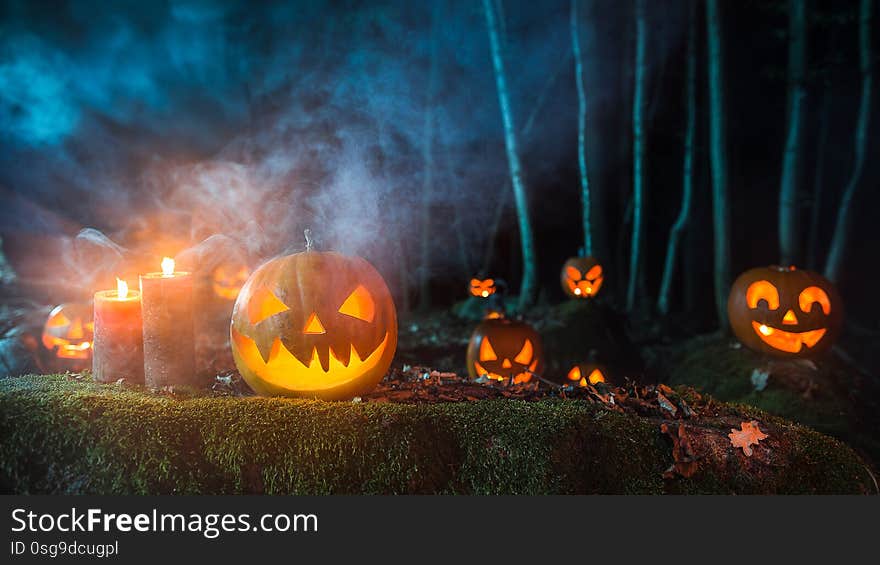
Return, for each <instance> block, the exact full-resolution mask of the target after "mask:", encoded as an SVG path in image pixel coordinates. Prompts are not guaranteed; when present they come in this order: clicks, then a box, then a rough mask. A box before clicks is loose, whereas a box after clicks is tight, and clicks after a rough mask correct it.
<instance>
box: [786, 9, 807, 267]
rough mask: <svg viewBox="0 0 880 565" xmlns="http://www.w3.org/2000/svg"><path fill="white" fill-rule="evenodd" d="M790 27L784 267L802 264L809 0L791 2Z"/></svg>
mask: <svg viewBox="0 0 880 565" xmlns="http://www.w3.org/2000/svg"><path fill="white" fill-rule="evenodd" d="M788 6H789V23H788V135H787V137H786V140H785V152H784V153H783V156H782V180H781V186H780V188H779V252H780V263H781V264H782V265H795V264H799V263H800V259H801V257H800V236H801V230H800V201H799V199H798V187H799V185H800V176H801V175H800V169H801V161H802V160H803V159H802V155H801V154H802V151H801V138H802V135H801V131H802V130H803V127H802V122H803V115H804V99H805V97H806V88H805V86H804V75H805V74H806V66H807V14H806V12H807V10H806V1H805V0H789V3H788Z"/></svg>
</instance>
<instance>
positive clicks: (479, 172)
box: [0, 0, 880, 325]
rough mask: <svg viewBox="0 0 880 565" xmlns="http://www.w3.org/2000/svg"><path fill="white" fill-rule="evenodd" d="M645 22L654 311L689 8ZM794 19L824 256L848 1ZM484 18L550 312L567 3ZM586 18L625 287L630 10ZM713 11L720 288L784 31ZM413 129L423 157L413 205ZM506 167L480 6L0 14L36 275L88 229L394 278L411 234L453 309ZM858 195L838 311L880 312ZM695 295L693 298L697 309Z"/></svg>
mask: <svg viewBox="0 0 880 565" xmlns="http://www.w3.org/2000/svg"><path fill="white" fill-rule="evenodd" d="M648 4H649V6H650V8H649V18H648V26H647V29H648V34H649V35H648V45H649V56H648V63H649V72H648V85H647V93H648V99H647V101H648V116H649V124H648V141H647V143H648V177H647V193H648V210H647V217H648V224H647V229H648V234H649V237H648V248H647V253H646V255H647V268H646V273H647V275H646V281H645V285H646V289H647V291H648V294H649V295H654V293H655V292H656V290H655V289H656V286H657V284H658V282H659V269H660V266H661V264H662V257H663V252H664V245H665V239H666V234H667V233H668V229H669V225H670V224H671V222H672V219H673V218H674V216H675V214H676V207H677V205H678V200H679V197H680V196H679V194H680V186H681V139H682V128H683V109H682V98H683V78H684V58H683V55H684V51H683V40H684V33H685V28H686V25H685V21H686V5H685V3H683V2H680V1H672V0H664V1H658V2H649V3H648ZM811 5H812V10H811V14H812V16H811V24H810V26H811V27H810V33H811V35H810V67H811V75H810V84H809V93H808V118H807V135H806V137H805V139H806V140H807V147H806V151H807V156H808V158H807V160H806V162H807V166H806V170H805V171H804V180H803V184H802V191H803V193H804V223H805V224H807V223H808V222H807V220H808V218H809V214H810V209H811V205H812V204H811V202H810V199H809V194H810V193H811V192H812V190H813V180H814V178H815V163H816V156H817V155H818V152H817V147H816V145H817V139H818V137H819V135H818V132H819V123H820V118H821V115H822V112H821V109H822V107H823V105H822V104H823V100H824V99H825V98H824V97H825V96H829V97H830V100H831V102H830V103H829V108H830V110H829V112H828V114H827V115H828V116H829V119H828V121H829V124H830V129H829V133H828V142H827V145H826V147H825V155H826V159H825V173H824V178H825V183H824V185H823V186H824V192H823V200H822V202H821V209H822V213H821V214H820V220H821V223H820V234H821V237H820V246H818V247H817V255H818V258H819V259H820V260H821V258H822V257H823V254H824V251H825V247H824V244H821V242H822V241H825V240H827V237H828V234H830V232H831V230H832V229H833V213H834V210H835V208H836V203H837V201H838V200H839V195H840V193H841V190H842V187H843V186H844V185H845V182H846V180H847V174H848V171H849V168H850V167H851V159H852V127H853V124H854V120H855V108H856V107H857V103H858V89H859V77H858V74H857V72H856V69H857V60H856V52H855V35H856V33H855V32H856V28H855V26H854V24H853V14H854V8H855V5H856V3H855V2H851V3H849V2H811ZM498 6H500V7H501V8H502V9H501V12H502V22H503V23H504V25H503V27H502V30H501V31H502V35H503V38H504V45H505V48H506V52H507V54H506V64H507V67H508V72H509V78H510V87H511V94H512V98H513V109H514V115H515V120H516V123H517V126H518V128H519V129H521V130H522V129H523V128H525V127H526V124H527V123H528V121H529V118H530V117H532V121H533V124H532V126H531V128H530V130H529V132H528V135H524V136H523V139H522V141H521V147H522V153H523V161H524V165H525V168H526V171H527V180H528V189H529V191H530V199H531V213H532V215H533V218H534V221H535V224H536V234H537V240H538V250H539V266H540V272H541V279H542V281H543V282H545V284H546V286H547V288H548V291H549V293H550V296H551V297H557V295H558V293H559V290H558V288H556V286H555V282H554V281H555V280H556V277H557V272H558V267H559V265H560V264H561V262H562V260H563V259H564V258H565V257H566V256H569V255H572V254H575V253H576V252H577V249H578V247H579V245H580V243H579V242H580V240H581V234H580V232H579V230H580V222H579V208H578V207H579V201H578V192H577V189H578V188H577V177H576V168H577V160H576V130H575V124H576V110H577V100H576V97H575V90H574V82H573V72H572V68H573V63H572V60H571V44H570V36H569V28H568V16H569V3H568V2H567V1H566V2H541V3H536V2H525V1H512V0H505V1H503V2H499V3H498ZM581 11H582V15H583V17H582V38H583V42H584V54H585V74H584V80H585V82H586V89H587V96H588V102H589V104H588V110H587V121H588V124H589V126H588V128H589V131H588V164H589V167H590V175H591V181H592V182H593V185H594V187H595V190H596V192H597V202H598V203H599V204H598V207H599V209H598V211H597V212H596V214H598V215H600V216H601V219H600V221H599V222H597V225H598V226H600V229H602V233H600V234H597V235H596V238H597V243H598V244H599V251H600V252H601V253H602V255H603V256H604V257H603V259H605V263H606V264H607V265H609V268H610V270H611V272H612V273H615V272H617V273H620V274H619V275H618V276H614V275H612V280H613V279H616V280H617V281H618V282H620V281H623V280H625V276H624V274H623V271H622V269H623V266H624V261H622V257H621V249H624V250H625V248H626V245H623V244H621V242H624V243H625V237H624V239H621V237H622V234H623V236H625V234H626V231H625V230H623V232H622V233H621V226H623V225H624V224H623V220H622V218H623V212H624V210H625V208H626V203H627V202H628V198H629V194H630V193H629V191H630V184H629V170H630V167H631V161H630V153H629V151H630V149H629V139H630V133H629V129H628V128H629V116H630V115H631V95H632V85H631V78H632V77H631V68H632V65H631V61H632V44H633V37H632V34H633V25H632V12H631V6H630V5H629V3H628V2H616V1H610V0H585V1H584V3H583V8H582V10H581ZM700 15H701V19H700V24H701V25H700V34H699V35H700V37H699V42H700V43H699V49H700V52H701V59H700V67H701V71H700V85H699V95H698V103H699V112H700V127H699V132H698V139H697V148H698V163H697V175H698V176H697V184H696V186H695V190H696V191H697V194H696V196H695V198H696V200H695V205H696V207H695V211H694V221H693V225H692V229H691V231H690V232H689V236H688V238H686V242H685V245H686V246H690V247H688V249H691V251H690V252H688V254H686V255H687V257H688V258H687V259H686V262H687V265H688V267H689V269H690V272H693V273H695V275H694V277H693V280H695V281H696V284H698V285H701V283H700V281H702V280H705V281H707V282H706V283H705V285H706V287H708V286H709V283H708V279H707V278H706V276H707V275H708V268H709V265H710V264H711V248H710V247H709V246H708V245H707V241H708V240H709V239H710V234H711V224H710V223H709V222H710V212H709V207H708V179H707V176H706V160H705V159H706V146H705V141H706V136H705V125H706V109H705V104H704V101H705V74H704V72H703V67H704V66H705V64H704V60H703V59H702V52H703V50H704V46H705V41H704V40H705V38H704V37H703V35H704V34H703V32H702V13H701V14H700ZM725 17H726V24H725V34H726V37H725V48H726V50H727V53H726V55H727V58H726V61H725V65H726V71H727V76H726V80H727V96H728V103H729V112H728V123H729V125H730V132H729V148H730V161H731V170H730V174H731V177H730V178H731V180H730V190H731V195H732V197H733V200H734V203H733V206H732V210H731V213H732V217H733V228H734V234H733V235H734V238H733V239H734V245H733V260H734V271H735V272H737V271H739V270H742V269H745V268H747V267H751V266H754V265H760V264H768V263H772V262H774V261H776V260H777V256H778V253H777V249H778V245H777V243H776V240H777V232H776V228H775V223H776V215H777V211H776V210H777V208H776V198H777V193H778V185H779V169H780V156H781V153H782V142H783V139H784V131H785V63H786V43H785V28H786V21H787V18H786V13H785V3H784V2H783V3H763V2H755V1H744V2H735V3H725ZM878 35H880V34H878ZM432 61H433V62H432ZM432 76H433V77H434V78H433V79H432ZM432 84H433V85H434V86H433V88H432V87H431V85H432ZM826 84H827V85H830V86H828V87H826ZM875 98H876V97H875ZM875 107H876V104H875ZM875 123H876V121H875ZM426 132H431V133H430V135H431V146H432V151H431V160H432V163H433V168H432V177H431V178H432V179H433V181H432V183H430V185H429V188H430V190H429V192H428V193H427V196H426V190H425V186H426V183H425V170H426V147H427V143H426V139H427V138H428V135H427V133H426ZM872 137H876V126H875V127H874V129H872ZM871 147H872V150H873V153H870V154H876V150H877V145H876V143H873V142H872V146H871ZM506 167H507V162H506V158H505V154H504V141H503V137H502V131H501V119H500V113H499V108H498V103H497V96H496V91H495V83H494V77H493V75H492V68H491V63H490V58H489V44H488V39H487V34H486V28H485V19H484V15H483V13H482V5H481V3H480V2H473V1H457V2H436V3H431V2H408V1H396V2H276V3H265V2H208V1H196V2H193V1H186V2H184V1H175V2H143V1H131V2H125V1H116V2H112V3H108V2H103V1H95V2H59V3H54V2H53V3H47V2H27V1H18V2H16V1H9V0H7V1H5V2H4V3H3V4H2V7H0V191H2V198H3V202H4V204H3V206H2V211H0V220H2V231H3V234H4V237H5V241H6V242H7V243H6V246H7V247H11V246H15V245H17V246H18V247H17V248H16V249H13V250H11V251H8V252H9V254H10V255H12V256H13V257H14V258H17V260H18V262H19V264H18V267H19V268H20V269H21V270H23V271H27V272H29V273H30V274H32V275H33V276H57V269H55V268H53V269H49V268H47V266H46V265H47V262H46V260H45V258H46V257H48V256H54V255H58V256H62V257H65V259H66V260H65V261H64V270H65V271H64V272H65V273H67V274H68V275H69V276H71V277H73V276H78V275H75V274H76V273H82V272H84V271H85V272H88V271H89V270H90V269H91V268H93V265H89V264H82V261H81V260H80V259H77V258H71V257H70V256H69V254H68V253H66V251H65V250H66V249H68V247H69V240H70V238H71V237H73V236H74V235H75V234H76V233H77V232H78V231H79V230H80V229H81V228H83V227H94V228H96V229H99V230H101V231H102V232H104V233H106V234H107V235H108V236H110V237H111V238H112V239H113V240H114V241H116V242H118V243H119V244H120V245H123V246H126V247H129V248H133V249H138V250H139V251H142V252H145V253H152V254H157V255H163V254H170V253H175V252H177V251H179V250H180V249H182V248H184V247H187V246H189V245H192V244H195V243H198V242H199V241H201V240H202V239H204V238H205V237H207V236H209V235H212V234H224V235H227V236H230V237H232V238H234V239H236V240H237V241H239V242H241V243H242V245H244V246H245V247H246V248H247V249H248V250H249V251H250V252H251V253H252V254H253V255H254V256H255V257H257V258H259V257H265V256H268V255H271V254H273V253H277V252H279V251H281V250H283V249H285V248H288V247H290V246H295V245H299V243H300V235H299V234H301V232H302V229H303V228H304V227H307V226H309V227H311V228H312V230H313V231H314V232H316V234H317V235H318V237H319V238H320V239H321V240H322V243H323V244H324V245H325V246H326V247H332V248H336V249H339V250H342V251H345V252H351V253H359V254H362V255H365V256H366V257H367V258H369V259H371V260H372V261H373V262H374V263H376V265H377V267H379V269H380V270H381V271H382V272H383V273H385V275H386V278H393V277H394V276H395V275H393V274H392V273H393V272H394V271H395V269H397V266H396V259H395V256H396V254H397V249H398V247H397V242H403V243H402V245H403V247H404V250H405V251H406V253H407V256H408V257H409V258H410V265H411V266H412V267H411V268H412V269H414V270H416V269H420V268H427V269H429V272H430V273H431V274H432V277H433V278H434V279H435V281H436V284H437V285H438V291H445V294H444V292H440V295H443V296H444V300H446V301H448V300H451V299H453V298H456V297H457V296H456V295H455V293H456V292H459V291H460V290H461V289H463V286H462V285H463V281H465V280H466V279H467V278H468V277H469V276H470V274H471V272H472V271H476V270H478V269H480V268H481V267H483V265H482V262H483V257H484V254H485V249H486V247H487V235H488V233H487V232H488V230H487V227H488V225H489V224H490V223H491V221H492V218H493V217H494V211H495V209H496V208H497V207H498V206H499V203H500V202H503V201H504V200H505V198H504V197H503V196H502V195H503V191H506V190H509V188H507V168H506ZM864 182H865V186H863V187H862V188H863V190H862V195H861V201H860V206H859V211H858V214H857V215H856V217H855V221H856V238H855V240H856V241H858V242H859V245H858V248H857V249H854V252H853V253H852V254H851V256H850V258H849V259H848V262H847V265H848V267H847V268H846V269H845V273H844V276H843V280H842V285H843V286H844V297H845V298H847V299H848V301H850V300H852V301H854V302H857V303H858V304H859V305H860V306H864V307H865V308H867V310H863V311H866V312H875V313H877V314H880V312H877V310H878V306H877V302H878V301H876V300H874V299H872V296H871V295H870V292H869V290H868V289H869V285H867V284H866V283H865V282H864V281H865V278H866V277H865V275H868V276H873V275H876V274H877V271H878V269H877V268H876V267H875V266H873V264H871V265H870V266H868V267H860V266H859V265H864V264H865V263H872V261H873V260H875V259H876V244H877V242H878V237H877V236H876V235H875V234H874V233H873V232H874V230H873V229H871V226H870V223H871V222H870V220H871V218H872V216H873V212H872V210H874V209H876V205H877V204H878V203H880V202H878V196H877V190H876V187H877V168H876V166H873V165H872V166H871V167H869V169H868V170H867V171H866V175H865V178H864ZM425 199H427V201H428V203H429V205H430V209H431V211H432V214H431V217H432V221H431V225H430V230H431V231H430V234H431V243H432V247H431V248H432V253H431V257H430V261H429V263H428V264H427V265H425V264H423V263H422V262H421V261H419V259H418V256H417V250H418V242H419V236H420V230H421V222H420V218H421V216H420V209H421V206H422V205H423V202H424V201H425ZM506 200H508V201H509V198H507V199H506ZM603 224H604V228H603V227H601V226H602V225H603ZM159 234H161V235H159ZM28 235H32V236H33V237H32V238H28V237H27V236H28ZM47 235H48V236H51V237H48V238H47V237H45V236H47ZM517 237H518V236H517V234H516V231H515V222H514V219H513V217H512V209H510V208H509V209H508V210H507V211H506V212H505V214H504V216H503V221H502V234H501V236H500V237H499V240H498V241H497V243H496V254H495V260H494V262H493V264H492V265H491V267H490V270H491V271H492V272H493V273H497V274H499V275H501V276H504V277H507V278H508V279H510V280H511V281H512V282H514V284H515V282H516V280H517V279H518V276H519V266H518V261H519V259H518V257H517V253H516V252H515V250H516V247H515V244H516V241H517ZM805 237H806V234H805ZM22 241H23V242H25V243H21V242H22ZM10 242H12V243H10ZM16 242H18V243H16ZM462 242H463V243H462ZM34 246H37V247H38V249H39V252H34ZM160 247H161V248H162V249H158V248H160ZM23 248H26V249H27V250H28V251H29V252H28V253H22V249H23ZM460 249H464V251H463V252H462V251H460ZM22 257H26V258H27V260H23V259H22ZM805 260H806V258H805ZM392 286H394V285H393V284H392ZM847 287H848V288H847ZM870 287H873V285H870ZM618 288H619V287H618ZM609 289H610V290H611V292H610V293H609V294H611V295H613V294H614V292H613V291H614V285H609ZM708 296H709V294H708V292H702V293H701V294H700V297H701V298H700V299H701V300H702V301H703V303H705V302H706V300H707V299H708ZM850 296H852V297H853V298H852V299H850V298H849V297H850ZM872 309H873V310H872ZM706 314H707V316H709V317H711V315H712V314H711V308H707V309H706ZM875 318H876V316H875ZM865 322H866V323H868V321H867V320H865ZM869 325H876V323H870V324H869Z"/></svg>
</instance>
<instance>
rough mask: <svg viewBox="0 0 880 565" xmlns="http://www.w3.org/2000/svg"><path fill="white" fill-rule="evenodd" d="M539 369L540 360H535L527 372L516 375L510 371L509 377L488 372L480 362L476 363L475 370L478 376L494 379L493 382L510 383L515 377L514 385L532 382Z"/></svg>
mask: <svg viewBox="0 0 880 565" xmlns="http://www.w3.org/2000/svg"><path fill="white" fill-rule="evenodd" d="M537 368H538V360H537V359H535V360H534V361H532V364H531V365H529V366H528V367H527V368H526V369H525V370H523V371H521V372H519V373H515V372H513V371H510V372H509V373H508V374H507V375H501V374H499V373H495V372H493V371H487V370H486V368H485V367H483V366H482V365H480V363H479V362H478V361H474V369H476V370H477V375H478V376H481V377H482V376H485V377H488V378H490V379H492V380H493V381H503V382H508V381H510V378H511V377H513V383H514V384H519V383H527V382H529V381H530V380H532V373H534V372H535V369H537Z"/></svg>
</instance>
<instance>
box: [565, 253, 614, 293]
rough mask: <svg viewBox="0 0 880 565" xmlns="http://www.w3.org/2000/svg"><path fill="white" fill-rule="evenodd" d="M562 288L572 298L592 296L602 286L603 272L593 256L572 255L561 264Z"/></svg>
mask: <svg viewBox="0 0 880 565" xmlns="http://www.w3.org/2000/svg"><path fill="white" fill-rule="evenodd" d="M560 278H561V282H562V290H563V291H564V292H565V294H567V295H568V296H571V297H572V298H593V297H594V296H596V295H597V294H598V293H599V289H600V288H602V282H603V281H604V280H605V274H604V272H603V270H602V265H600V264H599V261H598V260H597V259H595V258H594V257H572V258H571V259H569V260H568V261H566V262H565V264H564V265H563V266H562V274H561V275H560Z"/></svg>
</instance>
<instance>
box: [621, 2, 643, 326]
mask: <svg viewBox="0 0 880 565" xmlns="http://www.w3.org/2000/svg"><path fill="white" fill-rule="evenodd" d="M645 36H646V31H645V0H636V57H635V59H636V60H635V77H634V93H633V107H632V120H633V121H632V132H633V223H632V239H631V240H630V252H629V284H627V289H626V309H627V311H628V312H632V311H633V309H634V308H635V305H636V290H637V286H638V280H639V265H640V264H641V252H642V239H643V237H642V228H643V214H642V212H643V210H642V207H643V201H642V200H643V196H644V189H645V174H644V166H645V164H644V159H645V142H644V131H643V128H644V119H645V102H644V96H645V95H644V90H645V39H646V37H645Z"/></svg>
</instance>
